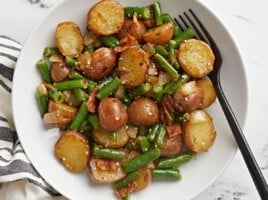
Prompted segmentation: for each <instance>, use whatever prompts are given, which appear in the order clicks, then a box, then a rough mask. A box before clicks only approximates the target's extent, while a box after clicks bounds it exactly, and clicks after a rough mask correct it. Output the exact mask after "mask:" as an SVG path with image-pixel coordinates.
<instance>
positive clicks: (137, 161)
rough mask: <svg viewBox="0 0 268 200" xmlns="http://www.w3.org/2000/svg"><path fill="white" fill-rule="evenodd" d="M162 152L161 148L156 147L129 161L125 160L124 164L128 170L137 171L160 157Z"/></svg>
mask: <svg viewBox="0 0 268 200" xmlns="http://www.w3.org/2000/svg"><path fill="white" fill-rule="evenodd" d="M160 154H161V151H160V149H158V148H154V149H151V150H149V151H147V152H145V153H143V154H140V155H138V156H136V157H135V158H133V159H131V160H129V161H126V162H123V163H122V166H123V168H124V170H125V171H126V172H132V171H136V170H137V169H139V168H141V167H143V166H145V165H147V164H148V163H150V162H152V161H154V160H155V159H157V158H159V156H160Z"/></svg>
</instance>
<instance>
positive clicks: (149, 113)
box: [127, 97, 159, 126]
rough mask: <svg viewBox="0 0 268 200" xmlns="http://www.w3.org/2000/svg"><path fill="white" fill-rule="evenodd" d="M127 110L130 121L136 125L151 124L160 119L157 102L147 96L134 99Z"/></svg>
mask: <svg viewBox="0 0 268 200" xmlns="http://www.w3.org/2000/svg"><path fill="white" fill-rule="evenodd" d="M127 112H128V117H129V121H130V122H131V123H133V124H134V125H136V126H150V125H153V124H154V123H156V122H157V121H158V120H159V109H158V106H157V104H156V103H155V102H154V101H153V100H151V99H150V98H147V97H141V98H138V99H136V100H134V101H133V102H132V103H131V104H130V106H129V107H128V110H127Z"/></svg>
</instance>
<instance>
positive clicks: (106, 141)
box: [92, 127, 129, 148]
mask: <svg viewBox="0 0 268 200" xmlns="http://www.w3.org/2000/svg"><path fill="white" fill-rule="evenodd" d="M114 133H115V135H112V134H114ZM92 136H93V138H94V140H95V141H96V142H97V143H98V144H100V145H102V146H104V147H110V148H120V147H123V146H124V145H125V144H126V143H127V142H128V139H129V136H128V134H127V130H126V127H123V128H121V129H119V130H118V131H116V132H110V131H106V130H104V129H102V128H100V129H99V130H94V131H93V132H92Z"/></svg>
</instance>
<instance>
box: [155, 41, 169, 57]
mask: <svg viewBox="0 0 268 200" xmlns="http://www.w3.org/2000/svg"><path fill="white" fill-rule="evenodd" d="M154 49H155V51H156V53H159V54H160V55H161V56H163V57H166V56H168V52H167V50H166V48H165V47H164V46H163V45H160V44H156V45H154Z"/></svg>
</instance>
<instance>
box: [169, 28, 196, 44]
mask: <svg viewBox="0 0 268 200" xmlns="http://www.w3.org/2000/svg"><path fill="white" fill-rule="evenodd" d="M193 37H195V32H194V31H193V30H192V29H191V28H187V29H185V30H184V31H183V32H181V33H180V34H179V35H178V36H177V37H176V38H174V40H175V41H176V42H177V46H179V45H180V44H181V43H182V42H183V41H184V40H187V39H191V38H193Z"/></svg>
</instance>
